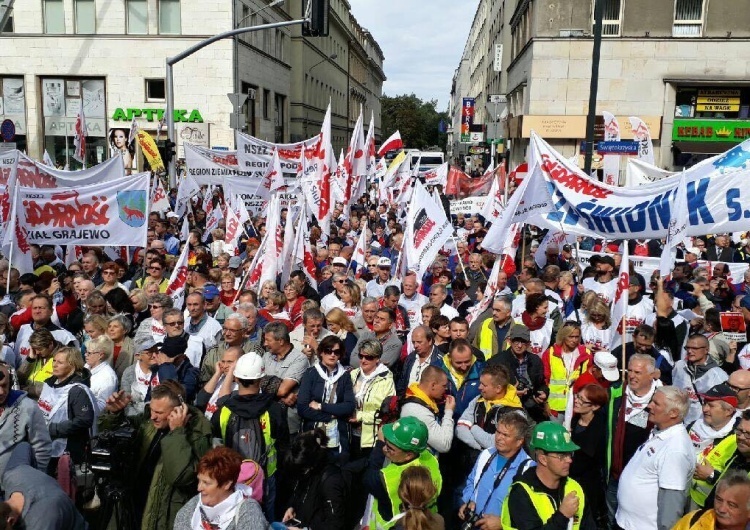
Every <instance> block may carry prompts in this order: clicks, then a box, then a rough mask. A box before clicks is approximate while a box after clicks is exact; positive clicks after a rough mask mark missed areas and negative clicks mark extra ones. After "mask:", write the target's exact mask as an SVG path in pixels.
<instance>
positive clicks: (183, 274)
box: [166, 265, 188, 295]
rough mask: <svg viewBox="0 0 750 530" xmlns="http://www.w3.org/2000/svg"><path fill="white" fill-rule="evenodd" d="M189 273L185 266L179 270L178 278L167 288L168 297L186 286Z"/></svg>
mask: <svg viewBox="0 0 750 530" xmlns="http://www.w3.org/2000/svg"><path fill="white" fill-rule="evenodd" d="M187 273H188V270H187V267H185V266H184V265H183V266H182V267H180V268H179V269H177V276H176V277H175V279H174V281H173V282H172V283H170V284H169V286H168V287H167V293H166V294H167V295H171V294H172V293H174V292H175V291H177V289H181V288H182V287H183V286H184V285H185V283H186V282H187Z"/></svg>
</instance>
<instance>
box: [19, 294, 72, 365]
mask: <svg viewBox="0 0 750 530" xmlns="http://www.w3.org/2000/svg"><path fill="white" fill-rule="evenodd" d="M52 312H53V309H52V300H50V298H49V297H48V296H45V295H43V294H38V295H36V296H34V297H33V298H32V299H31V320H32V322H31V323H30V324H24V325H23V326H21V329H19V330H18V335H17V336H16V343H15V353H16V358H17V359H21V360H23V358H25V357H26V356H27V355H28V354H29V337H31V334H32V333H33V332H34V331H35V330H37V329H46V330H48V331H50V332H51V333H52V336H53V337H55V340H56V341H57V342H59V343H60V344H62V345H64V346H74V347H76V348H78V347H79V345H78V341H77V340H76V338H75V337H74V336H73V334H72V333H70V332H69V331H68V330H66V329H63V328H61V327H59V326H56V325H54V324H53V323H52Z"/></svg>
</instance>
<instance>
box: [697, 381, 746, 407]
mask: <svg viewBox="0 0 750 530" xmlns="http://www.w3.org/2000/svg"><path fill="white" fill-rule="evenodd" d="M701 397H702V398H703V399H704V401H723V402H724V403H728V404H729V405H731V406H733V407H734V408H737V405H738V404H739V400H738V399H737V393H736V392H735V391H734V390H732V389H731V388H730V386H729V385H728V384H727V383H719V384H718V385H715V386H712V387H711V388H709V389H708V391H706V393H705V394H701Z"/></svg>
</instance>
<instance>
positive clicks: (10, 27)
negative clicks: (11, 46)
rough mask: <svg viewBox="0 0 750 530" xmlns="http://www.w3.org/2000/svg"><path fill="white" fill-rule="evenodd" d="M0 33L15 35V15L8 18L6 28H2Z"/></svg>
mask: <svg viewBox="0 0 750 530" xmlns="http://www.w3.org/2000/svg"><path fill="white" fill-rule="evenodd" d="M0 18H2V17H0ZM0 33H13V15H10V16H8V20H7V21H6V22H5V27H3V28H2V30H1V31H0Z"/></svg>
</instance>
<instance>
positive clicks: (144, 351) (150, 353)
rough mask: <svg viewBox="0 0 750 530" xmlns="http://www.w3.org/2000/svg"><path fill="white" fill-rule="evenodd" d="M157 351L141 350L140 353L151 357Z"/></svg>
mask: <svg viewBox="0 0 750 530" xmlns="http://www.w3.org/2000/svg"><path fill="white" fill-rule="evenodd" d="M157 353H159V352H158V351H157V350H143V351H142V352H141V355H148V356H149V357H153V356H154V355H156V354H157Z"/></svg>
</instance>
